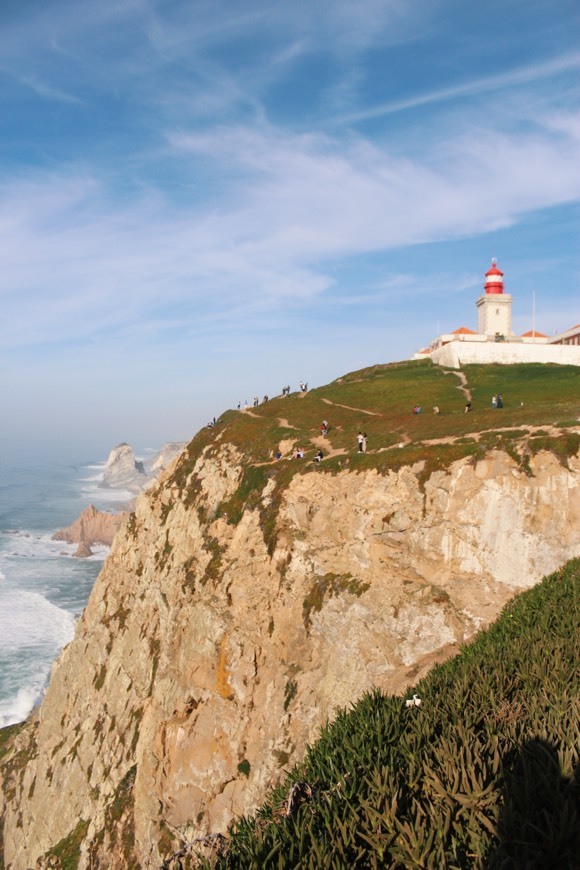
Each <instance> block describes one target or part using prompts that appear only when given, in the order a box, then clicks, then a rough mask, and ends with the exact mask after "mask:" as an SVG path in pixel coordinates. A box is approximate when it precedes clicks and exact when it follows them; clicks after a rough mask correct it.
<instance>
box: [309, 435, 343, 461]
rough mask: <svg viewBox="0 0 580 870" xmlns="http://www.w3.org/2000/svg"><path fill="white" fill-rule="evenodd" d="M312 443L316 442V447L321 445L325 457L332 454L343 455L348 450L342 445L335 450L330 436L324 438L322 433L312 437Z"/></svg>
mask: <svg viewBox="0 0 580 870" xmlns="http://www.w3.org/2000/svg"><path fill="white" fill-rule="evenodd" d="M310 443H311V444H314V446H315V447H320V449H321V450H322V451H323V453H324V458H325V459H327V458H328V457H330V456H342V455H343V454H345V453H347V452H348V451H347V450H345V448H344V447H340V448H337V449H336V450H335V449H334V447H333V446H332V444H331V443H330V441H329V440H328V438H323V437H322V435H318V436H316V437H315V438H311V439H310Z"/></svg>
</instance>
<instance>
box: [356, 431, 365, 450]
mask: <svg viewBox="0 0 580 870" xmlns="http://www.w3.org/2000/svg"><path fill="white" fill-rule="evenodd" d="M357 441H358V452H359V453H366V452H367V433H366V432H359V433H358V435H357Z"/></svg>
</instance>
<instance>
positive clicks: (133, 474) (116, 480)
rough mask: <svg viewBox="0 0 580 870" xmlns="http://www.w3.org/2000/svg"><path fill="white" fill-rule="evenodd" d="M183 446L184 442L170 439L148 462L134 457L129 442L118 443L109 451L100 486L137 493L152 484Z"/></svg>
mask: <svg viewBox="0 0 580 870" xmlns="http://www.w3.org/2000/svg"><path fill="white" fill-rule="evenodd" d="M184 447H185V444H183V443H182V442H180V441H171V442H169V443H168V444H165V445H164V446H163V447H162V448H161V450H160V451H159V452H158V453H157V454H155V456H154V457H152V458H151V460H150V461H149V462H144V461H141V460H138V459H136V457H135V453H134V451H133V448H132V447H131V446H130V445H129V444H126V443H124V442H123V443H122V444H118V445H117V446H116V447H113V449H112V450H111V451H110V453H109V456H108V458H107V463H106V465H105V470H104V473H103V481H102V483H101V486H102V487H104V488H105V489H126V490H127V491H128V492H131V493H134V494H135V495H138V494H139V493H141V492H143V491H144V490H146V489H148V488H149V487H150V486H151V485H152V483H153V481H154V480H155V479H156V478H157V477H159V475H160V473H161V472H162V471H164V470H165V469H166V468H168V467H169V466H170V465H171V463H172V462H173V460H174V459H175V458H176V456H178V455H179V454H180V453H181V451H182V450H183V448H184Z"/></svg>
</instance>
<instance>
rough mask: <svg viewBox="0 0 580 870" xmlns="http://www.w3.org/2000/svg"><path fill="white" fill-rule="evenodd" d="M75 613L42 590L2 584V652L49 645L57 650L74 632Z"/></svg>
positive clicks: (0, 622) (0, 648)
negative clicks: (14, 587) (7, 586)
mask: <svg viewBox="0 0 580 870" xmlns="http://www.w3.org/2000/svg"><path fill="white" fill-rule="evenodd" d="M74 626H75V619H74V616H73V615H72V613H69V612H68V611H66V610H63V609H62V608H61V607H57V606H56V605H55V604H51V602H50V601H48V599H46V598H45V597H44V596H43V595H41V594H40V593H39V592H32V591H30V590H28V589H10V588H8V589H7V588H5V587H2V590H1V591H0V651H4V650H10V651H14V650H15V649H16V648H18V649H20V650H24V649H26V648H27V647H38V646H47V647H50V648H53V649H55V650H58V649H60V648H61V647H62V646H64V644H65V643H68V642H69V640H70V639H71V638H72V636H73V633H74Z"/></svg>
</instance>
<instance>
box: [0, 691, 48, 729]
mask: <svg viewBox="0 0 580 870" xmlns="http://www.w3.org/2000/svg"><path fill="white" fill-rule="evenodd" d="M43 691H44V680H40V682H39V685H38V686H37V687H36V688H29V689H19V690H18V692H17V693H16V695H14V696H13V697H11V698H6V699H5V700H4V701H1V700H0V728H5V727H6V726H7V725H15V724H16V723H17V722H22V720H23V719H26V717H27V716H28V715H29V713H31V712H32V710H33V708H34V707H35V706H36V705H37V704H38V703H39V702H40V701H41V699H42V695H43Z"/></svg>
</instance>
